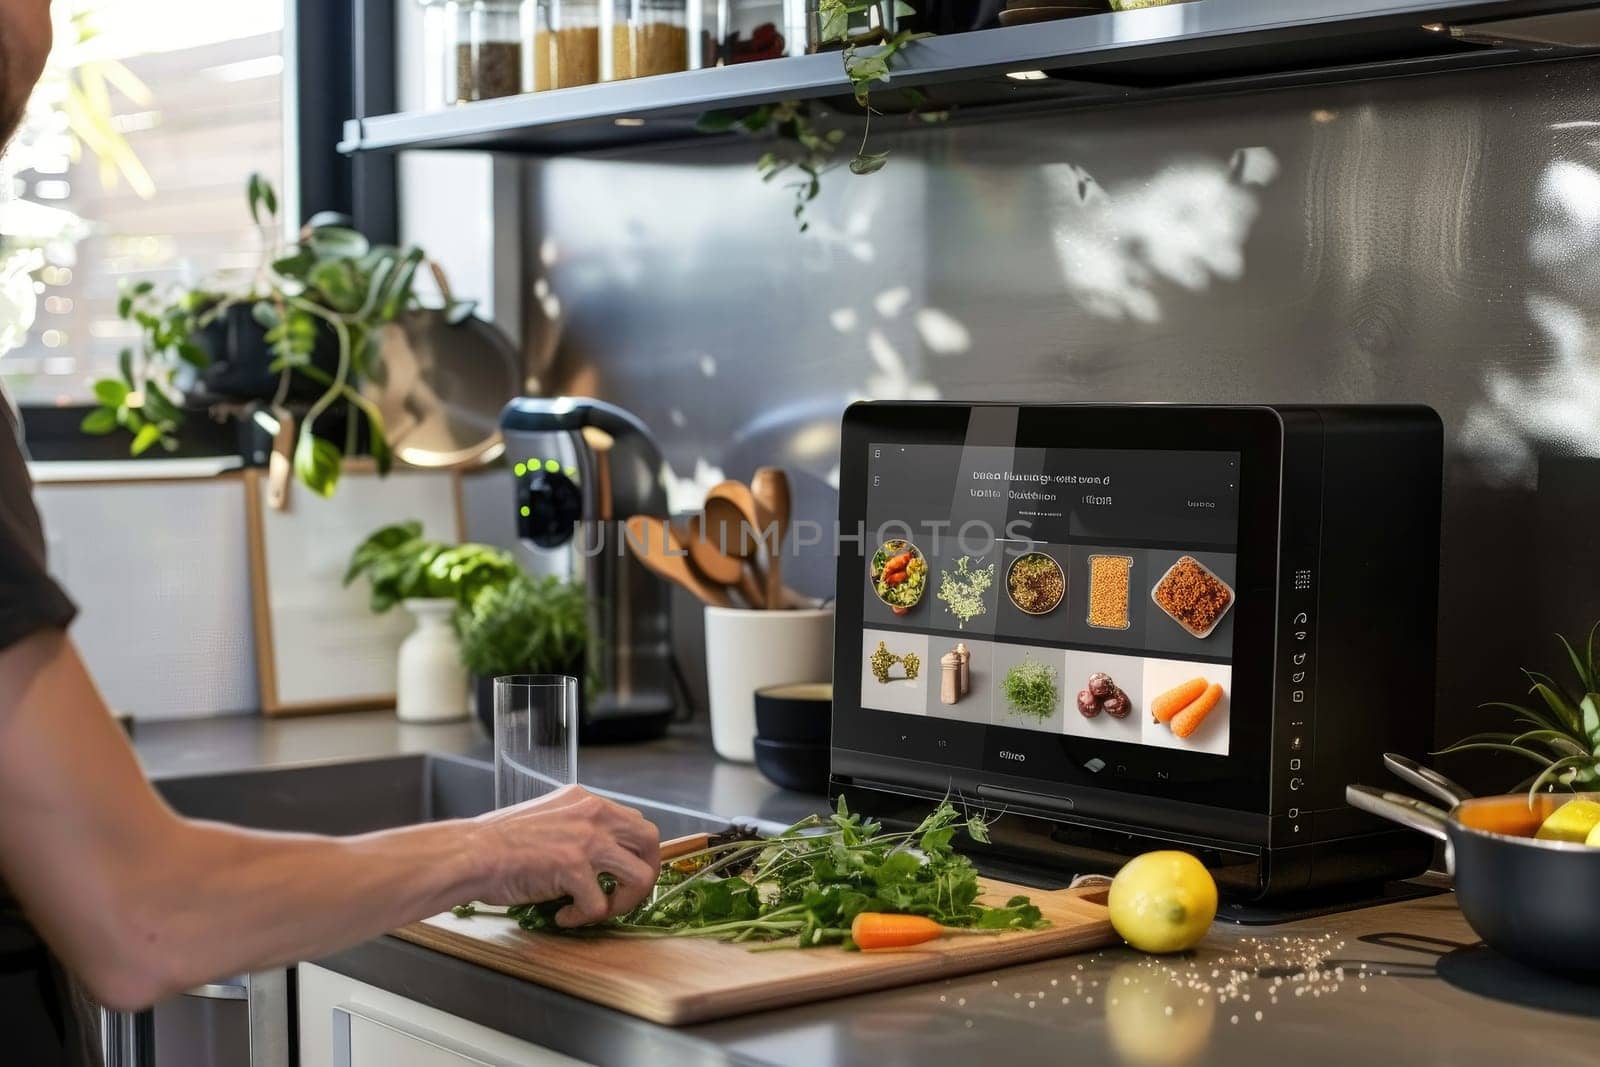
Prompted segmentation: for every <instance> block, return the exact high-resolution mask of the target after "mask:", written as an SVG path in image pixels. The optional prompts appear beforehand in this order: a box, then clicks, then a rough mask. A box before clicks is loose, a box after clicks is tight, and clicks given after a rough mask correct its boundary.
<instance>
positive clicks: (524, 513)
mask: <svg viewBox="0 0 1600 1067" xmlns="http://www.w3.org/2000/svg"><path fill="white" fill-rule="evenodd" d="M531 514H533V512H531V511H529V510H528V505H526V504H524V505H522V517H523V518H527V517H528V516H529V515H531Z"/></svg>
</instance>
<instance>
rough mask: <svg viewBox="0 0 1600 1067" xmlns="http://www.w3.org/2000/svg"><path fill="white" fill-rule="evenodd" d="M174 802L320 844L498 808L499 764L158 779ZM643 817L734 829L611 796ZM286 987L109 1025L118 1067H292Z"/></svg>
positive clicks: (222, 996) (677, 832) (278, 975)
mask: <svg viewBox="0 0 1600 1067" xmlns="http://www.w3.org/2000/svg"><path fill="white" fill-rule="evenodd" d="M155 787H156V789H157V791H158V792H160V794H161V795H162V796H163V797H165V798H166V801H167V803H169V804H171V805H172V807H173V808H174V809H175V810H176V811H178V812H180V813H181V814H183V815H187V816H190V817H192V818H197V819H209V820H214V821H217V822H227V823H233V824H235V825H238V826H248V827H251V828H253V829H257V830H284V831H299V832H303V833H322V834H341V835H342V834H360V833H368V832H370V831H372V830H383V829H387V828H389V827H395V826H408V825H412V824H415V823H421V822H434V821H437V820H441V819H455V818H466V817H470V816H473V815H479V814H482V813H483V812H485V811H488V810H489V809H490V808H491V807H493V806H494V766H493V765H492V764H489V763H485V762H483V761H481V760H474V759H467V758H464V757H460V756H442V755H407V756H391V757H385V758H381V759H368V760H357V761H353V762H343V763H319V764H308V765H302V766H295V767H278V768H269V769H265V770H246V771H236V772H230V773H224V774H206V775H189V776H183V777H168V778H161V779H157V780H156V781H155ZM606 795H607V796H610V797H612V798H614V799H616V800H619V801H621V802H623V803H626V804H629V805H631V806H633V807H636V808H638V809H639V810H640V811H642V812H643V813H644V815H645V817H646V818H648V819H650V820H651V821H652V822H654V823H655V824H656V825H657V826H659V827H660V828H661V836H662V838H663V839H666V838H671V837H678V836H681V835H683V834H690V833H697V832H700V831H705V830H720V829H722V828H724V827H725V826H726V825H727V822H726V820H724V819H718V818H714V817H712V816H710V815H703V814H700V813H697V812H694V811H690V810H687V809H683V808H676V807H670V806H667V807H664V806H662V805H659V804H653V803H651V802H649V801H647V800H643V799H640V798H638V797H631V796H627V795H623V794H617V793H611V792H607V793H606ZM289 988H290V987H289V985H288V982H287V978H286V974H285V972H283V971H274V972H264V973H258V974H252V975H249V976H240V977H238V978H235V979H231V980H228V981H223V982H216V983H212V984H210V985H207V986H202V987H200V988H198V989H195V990H191V991H190V992H189V993H188V994H186V995H184V996H181V997H174V998H172V999H170V1000H167V1001H163V1002H162V1003H160V1004H158V1005H156V1007H155V1009H154V1010H153V1012H152V1013H150V1014H148V1015H141V1016H139V1017H134V1016H129V1015H111V1016H109V1017H108V1019H107V1029H108V1031H109V1032H110V1033H111V1034H112V1035H113V1038H112V1040H113V1044H114V1045H115V1048H116V1056H114V1057H113V1060H114V1062H117V1063H121V1064H131V1065H134V1067H146V1065H149V1064H152V1063H153V1064H156V1065H158V1067H159V1065H162V1064H169V1063H181V1064H194V1065H196V1067H200V1065H206V1067H210V1065H229V1064H243V1063H249V1064H250V1065H251V1067H257V1065H262V1067H287V1065H288V1064H289V1063H290V1062H292V1055H291V1050H290V1034H291V1032H292V1030H291V1027H290V1023H289V1019H290V1015H291V1012H292V1007H291V1005H290V994H289Z"/></svg>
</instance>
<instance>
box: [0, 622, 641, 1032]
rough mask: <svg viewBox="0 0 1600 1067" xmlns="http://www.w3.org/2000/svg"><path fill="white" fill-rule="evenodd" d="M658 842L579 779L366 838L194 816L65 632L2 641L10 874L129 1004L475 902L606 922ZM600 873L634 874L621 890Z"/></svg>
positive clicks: (50, 933) (571, 921)
mask: <svg viewBox="0 0 1600 1067" xmlns="http://www.w3.org/2000/svg"><path fill="white" fill-rule="evenodd" d="M657 846H658V840H657V832H656V828H655V827H654V826H653V825H651V824H650V823H649V822H647V821H646V820H645V819H644V818H643V817H642V816H641V815H639V813H638V812H636V811H633V810H632V809H630V808H624V807H621V806H620V805H616V804H612V803H610V802H609V801H606V800H603V799H601V798H599V797H596V796H594V795H593V794H590V793H587V792H585V791H583V790H582V789H577V788H569V789H566V790H563V791H561V792H560V793H557V794H555V795H553V796H552V797H549V798H545V799H544V800H540V801H535V802H532V803H530V804H525V805H522V806H520V807H517V808H510V809H506V810H504V811H499V812H492V813H490V814H488V815H485V816H480V817H479V818H476V819H470V820H457V821H451V822H441V823H433V824H428V825H423V826H415V827H407V828H404V829H399V830H392V831H386V832H382V833H374V834H366V835H363V836H360V837H349V838H331V837H318V836H314V835H309V834H307V835H301V834H274V833H258V832H254V831H248V830H241V829H236V828H233V827H227V826H222V825H217V824H212V823H202V822H197V821H193V820H189V819H183V818H180V817H179V816H177V815H175V814H174V813H173V812H172V811H171V810H170V809H169V808H167V806H166V805H165V804H164V803H162V801H161V800H160V798H159V797H157V796H156V794H155V792H154V791H153V790H152V789H151V788H150V786H149V784H148V783H147V782H146V781H145V778H144V776H143V774H142V773H141V771H140V769H139V766H138V764H137V762H136V760H135V758H134V756H133V752H132V750H131V749H130V748H129V746H128V743H127V741H126V739H125V738H124V737H123V735H122V731H121V730H120V728H119V727H118V726H117V724H116V723H115V721H114V720H113V719H112V718H111V716H110V714H109V713H108V712H107V710H106V707H105V704H104V702H103V701H102V700H101V698H100V695H99V693H98V692H97V691H96V689H95V687H94V683H93V682H92V681H91V680H90V678H89V676H88V673H87V672H86V671H85V669H84V667H83V664H82V662H81V661H80V660H79V658H78V655H77V652H76V650H75V649H74V648H73V646H72V643H71V642H70V641H69V640H68V639H67V637H66V636H65V635H64V634H63V633H62V632H61V631H59V630H45V631H41V632H39V633H37V634H35V635H33V636H32V637H29V638H27V639H25V640H23V641H21V642H19V643H17V644H15V645H12V646H10V647H8V648H5V649H0V874H3V876H4V878H5V880H6V882H7V883H8V884H9V885H10V886H11V888H12V889H13V891H14V892H15V893H16V894H17V896H18V897H19V899H20V900H21V901H22V904H23V908H24V910H25V911H26V913H27V915H28V916H29V918H30V919H31V920H32V921H33V922H34V923H35V924H36V925H37V926H38V928H39V930H40V932H41V933H42V934H43V935H44V938H45V940H46V941H47V942H48V943H49V944H50V946H51V947H52V948H53V949H54V950H55V952H56V953H57V954H58V955H59V956H60V957H61V958H62V960H63V962H64V963H65V964H66V965H67V966H68V968H69V969H71V970H72V971H73V972H74V973H75V974H77V976H78V977H79V979H80V980H82V981H83V983H84V984H85V985H86V986H87V987H88V989H89V991H90V993H91V994H92V995H94V996H95V997H96V998H97V999H99V1000H100V1001H101V1002H102V1003H104V1004H105V1005H107V1006H108V1007H111V1008H119V1009H133V1008H139V1007H143V1006H145V1005H148V1004H150V1003H152V1002H154V1001H156V1000H158V999H160V998H161V997H163V996H165V995H168V994H171V993H174V992H177V991H180V990H183V989H186V988H189V987H190V986H193V985H196V984H198V983H201V982H204V981H207V980H210V979H213V978H215V977H217V976H218V975H225V974H237V973H240V972H243V971H248V970H253V969H261V968H264V967H270V966H273V965H277V964H283V963H288V962H292V961H294V960H297V959H306V958H310V957H314V956H317V955H322V954H325V953H328V952H331V951H335V950H337V949H339V948H342V947H344V946H347V945H351V944H354V943H356V942H358V941H362V940H364V939H366V938H369V937H372V936H375V935H377V934H379V933H382V932H384V931H386V930H390V929H393V928H394V927H396V926H399V925H401V924H403V923H406V922H409V921H411V920H413V919H417V918H421V917H423V916H426V915H431V914H434V913H436V912H439V911H442V910H444V909H445V908H447V907H449V906H451V905H453V904H459V903H462V902H464V901H467V900H473V899H476V900H483V901H486V902H489V903H503V904H512V903H522V902H526V901H536V900H552V899H555V898H557V897H561V896H571V897H572V898H573V900H574V904H573V905H572V906H571V907H569V908H567V909H566V910H565V911H563V912H562V913H561V914H559V915H558V916H557V920H558V921H559V922H561V923H563V924H564V925H578V924H581V923H585V922H594V921H598V920H600V919H603V918H606V917H608V916H610V915H615V914H619V913H621V912H623V911H626V910H628V909H630V908H632V907H633V906H634V905H636V904H637V903H638V902H639V901H640V900H642V899H643V898H644V896H645V894H646V893H647V892H648V891H649V889H650V887H651V886H652V885H653V884H654V882H655V877H656V872H657V868H658V864H659V854H658V847H657ZM601 871H609V872H611V873H612V874H614V875H615V876H616V878H617V880H618V886H617V889H616V892H615V893H614V894H613V895H612V896H610V897H607V896H606V895H605V894H604V893H602V892H601V891H600V888H599V885H598V882H597V875H598V873H599V872H601Z"/></svg>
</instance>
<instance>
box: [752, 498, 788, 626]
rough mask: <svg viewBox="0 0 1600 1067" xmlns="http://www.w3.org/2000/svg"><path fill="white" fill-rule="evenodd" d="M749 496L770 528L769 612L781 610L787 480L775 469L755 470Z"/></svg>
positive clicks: (768, 557) (786, 516)
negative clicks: (772, 609) (776, 609)
mask: <svg viewBox="0 0 1600 1067" xmlns="http://www.w3.org/2000/svg"><path fill="white" fill-rule="evenodd" d="M750 495H751V496H752V497H754V498H755V502H756V508H757V509H758V513H759V514H761V516H762V517H763V518H765V519H766V521H767V523H768V524H770V525H771V527H772V535H771V537H770V538H767V540H768V542H769V543H768V545H767V595H766V601H767V606H768V607H769V608H781V607H784V606H785V604H784V602H783V601H784V597H783V539H784V537H785V536H787V535H788V533H789V511H790V500H789V476H788V475H787V474H785V473H783V471H781V470H779V469H778V468H777V467H759V468H757V470H756V473H755V476H754V477H752V478H751V479H750Z"/></svg>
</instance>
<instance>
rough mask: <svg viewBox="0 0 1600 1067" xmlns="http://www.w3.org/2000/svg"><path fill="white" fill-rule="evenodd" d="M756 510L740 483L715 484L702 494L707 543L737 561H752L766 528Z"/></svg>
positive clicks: (759, 547) (751, 497) (742, 484)
mask: <svg viewBox="0 0 1600 1067" xmlns="http://www.w3.org/2000/svg"><path fill="white" fill-rule="evenodd" d="M765 518H766V516H764V515H762V513H761V508H760V506H759V505H758V504H757V503H756V499H755V497H754V496H753V495H751V492H750V487H749V486H747V485H745V484H744V483H743V482H735V481H726V482H719V483H718V484H716V485H714V486H712V487H711V491H710V492H708V493H706V504H705V523H704V526H703V529H704V530H705V533H706V536H707V537H708V538H710V540H711V543H712V544H714V545H716V546H717V547H718V548H719V549H721V550H722V551H724V552H728V553H730V554H731V555H734V556H736V557H738V558H739V559H747V560H748V559H754V558H755V557H756V555H757V554H758V553H759V552H760V550H761V547H762V544H763V541H764V538H763V536H762V532H763V531H764V530H765V529H766V528H767V523H766V522H765V521H764V520H765Z"/></svg>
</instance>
